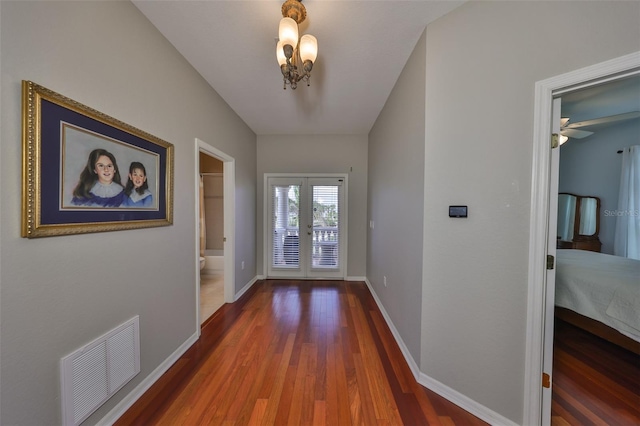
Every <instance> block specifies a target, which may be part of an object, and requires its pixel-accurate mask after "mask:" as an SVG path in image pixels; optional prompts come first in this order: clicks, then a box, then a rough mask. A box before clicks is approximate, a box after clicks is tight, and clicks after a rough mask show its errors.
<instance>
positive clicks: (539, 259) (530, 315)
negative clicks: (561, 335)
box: [523, 51, 640, 425]
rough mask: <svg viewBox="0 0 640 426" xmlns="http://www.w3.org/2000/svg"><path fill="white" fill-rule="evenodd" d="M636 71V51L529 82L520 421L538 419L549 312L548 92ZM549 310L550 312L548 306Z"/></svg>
mask: <svg viewBox="0 0 640 426" xmlns="http://www.w3.org/2000/svg"><path fill="white" fill-rule="evenodd" d="M638 72H640V51H639V52H634V53H631V54H629V55H625V56H622V57H619V58H616V59H612V60H610V61H606V62H602V63H599V64H596V65H593V66H589V67H586V68H582V69H579V70H576V71H572V72H569V73H566V74H562V75H559V76H556V77H552V78H549V79H546V80H542V81H538V82H537V83H536V85H535V106H534V127H533V164H532V178H531V219H530V224H529V236H530V238H529V272H528V293H527V334H526V335H527V341H526V355H525V372H524V373H525V377H524V386H525V389H524V413H523V424H526V425H538V424H541V421H542V418H543V416H542V373H543V351H544V348H545V345H549V344H553V342H552V341H551V342H548V341H546V340H545V334H544V329H545V325H548V322H549V321H553V315H552V314H551V317H550V318H548V317H547V316H546V315H545V298H546V255H547V236H548V228H549V210H550V207H551V206H550V204H549V198H550V196H551V194H550V190H549V179H550V167H551V153H550V151H551V132H550V129H551V107H552V101H553V97H554V96H558V95H560V94H563V93H568V92H572V91H575V90H578V89H582V88H585V87H589V86H592V85H594V84H599V83H603V82H605V81H611V80H616V79H618V78H622V77H625V76H627V75H632V74H637V73H638ZM549 312H553V311H552V310H549Z"/></svg>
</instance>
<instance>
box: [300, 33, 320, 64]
mask: <svg viewBox="0 0 640 426" xmlns="http://www.w3.org/2000/svg"><path fill="white" fill-rule="evenodd" d="M317 57H318V40H316V38H315V37H314V36H312V35H311V34H305V35H303V36H302V38H301V39H300V59H302V62H303V63H304V62H305V61H311V62H315V61H316V58H317Z"/></svg>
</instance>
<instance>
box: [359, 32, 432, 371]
mask: <svg viewBox="0 0 640 426" xmlns="http://www.w3.org/2000/svg"><path fill="white" fill-rule="evenodd" d="M425 34H426V33H423V34H422V36H421V37H420V39H419V40H418V42H417V45H416V47H415V49H414V51H413V53H412V55H411V57H410V58H409V60H408V61H407V64H406V65H405V67H404V69H403V71H402V73H401V74H400V77H399V78H398V81H397V82H396V84H395V86H394V88H393V90H392V92H391V95H390V96H389V98H388V99H387V102H386V103H385V106H384V108H383V110H382V112H381V113H380V115H379V116H378V118H377V119H376V122H375V124H374V126H373V128H372V129H371V132H370V133H369V159H368V161H369V187H368V214H369V220H372V221H373V224H374V227H373V229H368V245H367V278H368V280H369V282H370V283H371V285H372V287H373V289H374V291H375V292H376V295H377V296H378V298H379V299H380V301H381V302H382V304H383V305H384V307H385V310H386V311H387V314H388V315H389V317H390V318H391V320H392V321H393V324H394V326H395V328H396V329H397V330H398V332H399V333H400V335H401V336H402V340H403V341H404V343H405V344H406V346H407V349H408V350H409V352H410V353H411V356H412V357H413V358H414V360H416V362H417V360H419V359H420V323H419V321H418V320H417V319H418V318H420V316H421V314H420V311H421V308H422V307H421V300H422V287H421V282H422V244H423V242H422V217H423V196H424V194H423V185H424V161H423V159H424V137H425V128H424V123H425V78H424V76H425V66H426V62H425V61H426V49H425V48H426V36H425ZM384 277H386V278H387V285H386V286H385V285H384Z"/></svg>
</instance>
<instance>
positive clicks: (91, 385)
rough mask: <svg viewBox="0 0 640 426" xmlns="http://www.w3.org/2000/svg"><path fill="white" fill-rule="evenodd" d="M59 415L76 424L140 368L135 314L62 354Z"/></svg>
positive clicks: (138, 336) (138, 329) (138, 338)
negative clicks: (122, 322) (103, 333)
mask: <svg viewBox="0 0 640 426" xmlns="http://www.w3.org/2000/svg"><path fill="white" fill-rule="evenodd" d="M61 368H62V371H61V382H62V419H63V423H64V425H78V424H80V423H81V422H83V421H84V420H85V419H86V418H87V417H89V416H90V415H91V413H93V412H94V411H95V410H96V409H97V408H98V407H100V406H101V405H102V404H104V403H105V401H106V400H107V399H109V398H110V397H111V396H112V395H113V394H114V393H116V392H117V391H118V390H120V388H121V387H122V386H124V385H125V384H126V383H127V382H128V381H129V380H131V379H132V378H133V377H134V376H135V375H136V374H138V373H139V372H140V324H139V317H138V316H136V317H134V318H132V319H131V320H129V321H127V322H126V323H124V324H122V325H121V326H119V327H117V328H115V329H113V330H111V331H110V332H108V333H107V334H105V335H104V336H101V337H99V338H97V339H96V340H94V341H93V342H91V343H89V344H88V345H85V346H84V347H82V348H81V349H78V350H77V351H75V352H74V353H72V354H70V355H67V356H66V357H64V358H62V361H61Z"/></svg>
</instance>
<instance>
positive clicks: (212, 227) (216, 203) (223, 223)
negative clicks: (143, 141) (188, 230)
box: [195, 139, 235, 329]
mask: <svg viewBox="0 0 640 426" xmlns="http://www.w3.org/2000/svg"><path fill="white" fill-rule="evenodd" d="M195 148H196V149H195V154H196V158H195V166H196V167H195V170H196V181H195V187H196V218H195V221H196V259H198V261H197V276H196V278H197V280H196V281H197V282H196V285H197V288H196V295H197V306H196V307H197V309H196V311H197V320H198V329H200V326H201V324H203V323H204V322H206V320H207V319H208V318H210V317H211V315H213V314H214V313H215V311H217V310H218V309H219V308H220V307H221V306H222V305H223V304H224V303H230V302H233V298H234V292H233V283H234V280H235V274H234V270H233V262H234V260H233V259H234V257H235V256H234V252H235V248H234V247H235V241H234V232H233V230H234V228H235V220H234V217H235V167H234V166H235V163H234V159H233V158H232V157H230V156H228V155H226V154H225V153H223V152H221V151H219V150H218V149H216V148H214V147H212V146H211V145H208V144H206V143H205V142H203V141H201V140H199V139H196V146H195Z"/></svg>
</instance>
